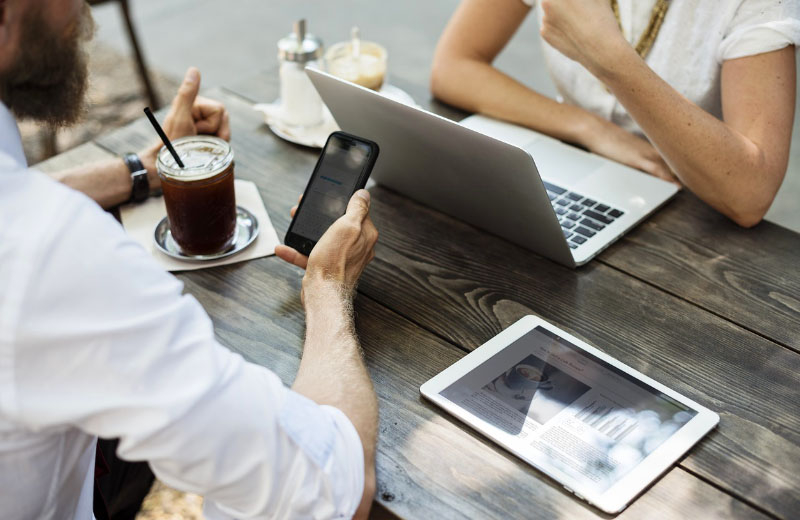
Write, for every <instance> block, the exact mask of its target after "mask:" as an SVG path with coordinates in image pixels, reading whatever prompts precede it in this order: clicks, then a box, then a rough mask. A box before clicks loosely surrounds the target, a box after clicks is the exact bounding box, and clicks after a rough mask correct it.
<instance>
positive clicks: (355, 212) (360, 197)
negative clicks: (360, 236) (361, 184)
mask: <svg viewBox="0 0 800 520" xmlns="http://www.w3.org/2000/svg"><path fill="white" fill-rule="evenodd" d="M368 213H369V192H368V191H367V190H358V191H357V192H355V193H354V194H353V196H352V197H350V202H349V203H348V204H347V211H346V212H345V215H347V216H348V217H349V218H352V219H355V220H357V221H358V223H359V224H360V223H361V222H363V221H364V219H365V218H366V217H367V214H368Z"/></svg>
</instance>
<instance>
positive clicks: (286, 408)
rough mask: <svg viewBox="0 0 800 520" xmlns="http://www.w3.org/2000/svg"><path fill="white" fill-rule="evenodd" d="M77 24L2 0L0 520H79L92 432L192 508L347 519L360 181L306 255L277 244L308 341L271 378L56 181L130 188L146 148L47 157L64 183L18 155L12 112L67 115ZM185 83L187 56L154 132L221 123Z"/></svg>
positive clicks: (362, 471)
mask: <svg viewBox="0 0 800 520" xmlns="http://www.w3.org/2000/svg"><path fill="white" fill-rule="evenodd" d="M91 32H92V22H91V15H90V11H89V9H88V6H87V5H86V4H85V3H83V2H81V1H78V0H0V511H2V517H3V518H5V519H29V518H30V519H32V518H45V519H49V518H53V519H55V518H59V519H60V518H75V519H87V520H89V519H92V518H93V515H92V501H93V487H94V486H93V479H94V475H95V454H96V448H95V447H96V442H97V438H98V437H103V438H119V439H120V442H119V447H118V449H117V454H118V455H119V456H120V457H121V458H122V459H126V460H130V461H148V462H149V464H150V466H151V467H152V469H153V471H154V473H155V474H156V475H157V476H158V477H159V478H161V479H162V480H163V481H164V482H166V483H167V484H169V485H171V486H173V487H176V488H178V489H182V490H186V491H192V492H195V493H199V494H203V495H205V513H206V516H207V517H209V518H230V517H236V518H260V517H268V518H295V517H303V518H334V517H351V516H353V515H355V516H359V517H365V516H366V515H367V514H368V511H369V508H370V505H371V502H372V496H373V494H374V490H375V473H374V453H375V439H376V435H377V433H376V430H377V402H376V398H375V393H374V390H373V388H372V384H371V381H370V379H369V375H368V373H367V371H366V369H365V367H364V363H363V360H362V357H361V354H360V348H359V344H358V340H357V338H356V336H355V332H354V324H353V320H352V315H351V310H350V309H351V308H352V299H353V296H354V292H355V291H354V287H355V284H356V282H357V280H358V278H359V277H360V275H361V272H362V271H363V269H364V267H365V266H366V265H367V263H369V261H370V259H371V258H372V256H373V248H374V245H375V242H376V240H377V231H376V230H375V227H374V225H373V224H372V222H371V220H370V218H369V194H368V193H367V192H366V191H363V190H361V191H359V192H358V193H356V195H354V196H353V198H352V199H351V201H350V204H349V205H348V208H347V213H346V214H345V215H344V216H343V217H342V218H341V219H340V220H339V221H337V222H336V223H334V224H333V226H331V228H330V229H329V230H328V231H327V232H326V233H325V235H324V236H323V237H322V239H321V240H320V241H319V242H318V244H317V246H316V247H315V248H314V251H313V252H312V254H311V256H310V257H308V258H306V257H304V256H302V255H300V254H299V253H298V252H297V251H294V250H291V249H289V248H286V247H283V246H279V248H278V249H277V250H276V253H278V256H279V257H281V258H283V259H284V260H286V261H288V262H291V263H293V264H295V265H298V266H300V267H303V268H305V269H306V273H305V277H304V279H303V291H302V295H303V298H302V300H303V304H304V306H305V309H306V313H307V324H306V328H307V330H306V340H305V345H304V349H303V355H302V359H301V362H300V369H299V370H298V373H297V377H296V379H295V382H294V384H293V385H292V388H286V387H285V386H284V385H283V384H282V383H281V381H280V379H279V378H278V377H277V376H276V375H275V374H273V373H272V372H270V371H269V370H267V369H265V368H263V367H259V366H256V365H253V364H250V363H247V362H246V361H244V360H243V359H242V358H241V357H240V356H238V355H235V354H233V353H231V352H230V351H229V350H227V349H225V348H224V347H222V346H221V345H220V344H219V343H218V342H217V341H216V339H215V337H214V331H213V326H212V324H211V322H210V320H209V318H208V316H207V315H206V314H205V312H204V311H203V309H202V308H201V307H200V305H199V303H198V302H197V301H196V300H195V299H194V298H192V297H191V296H188V295H182V294H181V292H182V284H181V283H180V282H179V281H178V280H177V279H175V278H174V277H172V276H171V275H169V274H168V273H165V272H163V271H162V270H161V269H160V268H159V267H158V265H157V264H156V263H155V261H154V260H153V259H152V258H151V257H150V256H149V255H148V254H147V253H146V252H145V251H144V250H143V249H142V248H141V247H139V246H138V245H137V244H136V243H135V242H133V241H132V240H131V239H130V238H128V237H127V236H126V235H125V233H124V231H123V230H122V229H121V227H120V226H119V224H118V223H117V222H116V221H115V220H114V219H113V218H112V217H110V216H109V215H108V214H107V213H105V212H103V211H102V210H101V209H100V207H99V206H98V205H97V204H95V202H93V201H92V200H91V199H89V198H88V197H86V195H84V194H81V193H80V192H79V191H77V190H75V189H71V188H70V187H68V186H71V187H72V188H78V189H79V190H81V191H83V192H85V193H86V194H88V195H90V196H91V197H92V198H94V199H95V200H96V201H97V202H99V203H100V204H102V205H104V206H113V205H116V204H119V203H121V202H125V201H127V200H137V198H139V197H142V196H146V194H147V191H148V189H144V190H143V189H142V186H143V185H142V183H143V182H146V183H147V185H145V188H149V189H155V188H157V183H158V179H157V176H156V174H155V171H154V168H153V164H154V157H155V152H156V149H157V145H154V146H153V147H150V148H148V149H145V150H142V151H141V152H140V153H139V154H138V156H137V157H127V158H126V159H125V160H123V159H117V160H112V161H106V162H103V163H96V164H93V165H89V166H86V167H82V168H76V169H72V170H69V171H67V172H62V173H61V174H60V175H59V178H60V180H62V181H63V183H58V182H56V181H54V180H53V179H51V178H49V177H47V176H45V175H43V174H41V173H38V172H35V171H30V170H28V169H27V165H26V163H25V157H24V155H23V153H22V143H21V140H20V137H19V132H18V130H17V127H16V122H15V120H14V117H13V116H12V113H13V115H14V116H16V117H18V118H32V119H36V120H39V121H42V122H44V123H47V124H50V125H53V126H60V125H65V124H69V123H72V122H74V121H75V120H76V119H77V118H78V117H79V116H80V115H81V114H82V112H83V96H84V92H85V90H86V77H87V73H86V61H85V57H84V54H83V52H82V51H81V44H82V42H84V41H85V40H86V39H88V38H89V37H90V35H91ZM199 86H200V77H199V73H198V71H197V70H196V69H190V70H189V71H188V72H187V74H186V78H185V79H184V82H183V84H182V85H181V88H180V90H179V92H178V95H177V97H176V98H175V101H174V102H173V105H172V107H171V110H170V112H169V115H168V116H167V118H166V120H165V124H164V126H165V130H166V131H167V133H168V135H170V137H171V138H176V137H180V136H182V135H187V134H193V133H198V132H200V133H212V134H216V135H219V136H220V137H223V138H227V137H228V136H229V132H230V131H229V125H228V116H227V113H226V112H225V109H224V107H222V106H221V105H220V104H218V103H216V102H213V101H210V100H204V99H202V98H197V91H198V89H199ZM139 163H141V164H139ZM133 170H136V171H133ZM142 170H146V171H147V174H146V175H144V174H142V173H141V171H142ZM266 340H268V338H266Z"/></svg>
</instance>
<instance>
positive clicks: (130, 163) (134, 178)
mask: <svg viewBox="0 0 800 520" xmlns="http://www.w3.org/2000/svg"><path fill="white" fill-rule="evenodd" d="M122 160H123V161H125V166H127V167H128V169H129V170H130V171H131V198H130V199H129V200H128V202H142V201H144V200H146V199H147V197H149V196H150V181H148V180H147V170H146V169H145V167H144V165H143V164H142V161H141V160H140V159H139V156H138V155H136V154H135V153H126V154H125V155H124V156H123V157H122Z"/></svg>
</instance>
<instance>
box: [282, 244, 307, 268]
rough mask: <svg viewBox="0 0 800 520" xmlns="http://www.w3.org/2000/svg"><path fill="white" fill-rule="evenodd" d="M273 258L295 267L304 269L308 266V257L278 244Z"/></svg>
mask: <svg viewBox="0 0 800 520" xmlns="http://www.w3.org/2000/svg"><path fill="white" fill-rule="evenodd" d="M275 256H277V257H278V258H280V259H281V260H283V261H284V262H288V263H290V264H292V265H296V266H297V267H301V268H303V269H305V268H306V267H307V266H308V257H307V256H305V255H301V254H300V253H299V252H298V251H297V250H296V249H293V248H291V247H289V246H285V245H282V244H279V245H277V246H275Z"/></svg>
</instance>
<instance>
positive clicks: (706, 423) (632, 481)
mask: <svg viewBox="0 0 800 520" xmlns="http://www.w3.org/2000/svg"><path fill="white" fill-rule="evenodd" d="M538 326H541V327H543V328H545V329H547V330H549V331H550V332H552V333H554V334H556V335H557V336H559V337H561V338H563V339H564V340H566V341H569V342H570V343H572V344H573V345H574V346H576V347H577V348H579V349H581V350H584V351H586V352H588V353H589V354H592V355H594V356H596V357H598V358H600V359H601V360H603V361H605V362H607V363H609V364H610V365H612V366H614V367H616V368H618V369H619V370H622V371H623V372H625V373H626V374H629V375H630V376H632V377H634V378H636V379H638V380H639V381H641V382H643V383H645V384H647V385H649V386H650V387H652V388H653V389H655V390H657V391H659V392H662V393H664V394H665V395H667V396H669V397H671V398H672V399H675V400H676V401H678V402H679V403H681V404H683V405H684V406H687V407H689V408H691V409H693V410H694V411H696V412H697V415H695V416H694V417H693V418H692V419H690V420H689V421H688V422H687V423H686V424H685V425H683V426H682V427H681V428H680V429H679V430H677V431H676V432H675V433H673V434H672V435H671V436H670V437H669V438H668V439H667V440H666V441H664V443H663V444H661V445H660V446H659V447H658V448H656V449H655V450H654V451H653V452H652V453H650V454H649V455H648V456H647V457H645V458H644V459H643V460H642V461H641V462H640V463H639V464H637V465H636V466H635V467H634V468H633V469H631V470H630V471H629V472H628V473H627V474H626V475H625V476H623V477H622V478H621V479H620V480H619V481H617V482H616V483H615V484H613V485H612V486H611V487H610V488H608V489H607V490H606V491H604V492H603V493H599V494H598V493H595V492H593V491H592V490H591V489H587V488H586V487H584V485H583V483H581V482H580V481H577V480H574V479H573V478H572V477H571V476H570V475H568V474H566V473H563V472H562V471H560V470H559V469H558V468H556V467H545V466H544V465H542V464H540V463H539V461H536V460H534V459H533V458H532V457H529V456H528V455H527V454H526V451H530V449H529V448H528V449H527V450H526V449H525V447H526V444H525V443H523V442H522V441H520V440H519V439H517V438H516V437H515V436H513V435H510V434H508V433H506V432H504V431H502V430H500V429H499V428H497V427H495V426H493V425H491V424H490V423H488V422H486V421H484V420H482V419H480V418H479V417H477V416H475V415H473V414H472V413H470V412H468V411H467V410H465V409H464V408H462V407H461V406H459V405H457V404H455V403H453V402H452V401H450V400H449V399H447V398H446V397H443V396H442V395H440V393H441V392H442V391H444V390H445V389H446V388H448V387H449V386H450V385H451V384H453V383H455V382H456V381H458V380H459V379H461V378H462V377H464V376H465V375H467V374H468V373H470V372H471V371H472V370H473V369H475V368H477V367H478V366H480V365H481V364H482V363H483V362H485V361H487V360H488V359H490V358H491V357H493V356H495V355H496V354H497V353H499V352H500V351H502V350H503V349H505V348H506V347H508V346H509V345H511V344H512V343H514V342H515V341H516V340H517V339H519V338H520V337H522V336H524V335H525V334H527V333H528V332H530V331H531V330H533V329H535V328H536V327H538ZM420 392H421V393H422V395H423V396H424V397H425V398H427V399H429V400H430V401H432V402H433V403H435V404H437V405H438V406H440V407H441V408H443V409H444V410H445V411H447V412H448V413H450V414H451V415H453V416H455V417H457V418H458V419H460V420H461V421H463V422H465V423H466V424H468V425H469V426H471V427H472V428H473V429H475V430H477V431H479V432H480V433H482V434H483V435H485V436H487V437H489V438H490V439H492V440H493V441H495V442H496V443H497V444H499V445H500V446H501V447H503V448H505V449H506V450H508V451H510V452H511V453H513V454H514V455H516V456H517V457H519V458H521V459H523V460H524V461H526V462H527V463H529V464H530V465H532V466H533V467H535V468H536V469H538V470H539V471H541V472H542V473H544V474H546V475H548V476H550V477H551V478H553V479H555V480H556V481H557V482H558V483H559V484H561V485H562V486H563V487H564V488H566V489H567V491H570V492H571V493H573V494H575V495H576V496H577V497H578V498H581V499H583V500H585V501H587V502H589V503H590V504H591V505H593V506H595V507H597V508H598V509H600V510H601V511H604V512H606V513H610V514H616V513H619V512H621V511H622V510H623V509H625V507H627V505H628V504H630V503H631V502H632V501H633V500H634V499H635V498H636V497H637V496H638V495H640V494H641V493H642V492H643V491H644V490H645V489H647V487H649V486H650V485H651V484H652V483H653V482H654V481H655V480H657V479H658V478H659V477H660V476H661V475H662V474H663V473H665V472H666V471H667V470H669V469H670V468H671V467H672V465H673V464H674V463H676V462H677V461H678V460H679V459H680V458H681V457H682V456H683V455H684V454H685V453H686V452H687V451H688V450H689V449H690V448H691V447H692V446H694V445H695V444H696V443H697V442H698V441H699V440H700V439H702V438H703V437H704V436H705V435H706V434H707V433H708V432H709V431H711V430H712V429H713V428H714V427H715V426H716V425H717V424H718V423H719V415H717V414H716V413H714V412H712V411H711V410H709V409H707V408H705V407H704V406H701V405H699V404H697V403H696V402H695V401H693V400H691V399H689V398H688V397H685V396H683V395H681V394H679V393H678V392H675V391H674V390H671V389H670V388H667V387H666V386H664V385H662V384H660V383H658V382H657V381H654V380H653V379H651V378H649V377H647V376H646V375H644V374H642V373H641V372H639V371H637V370H634V369H633V368H631V367H629V366H627V365H625V364H624V363H622V362H620V361H618V360H616V359H614V358H612V357H611V356H609V355H608V354H605V353H604V352H602V351H600V350H598V349H597V348H595V347H592V346H591V345H589V344H587V343H586V342H584V341H581V340H580V339H578V338H576V337H574V336H572V335H571V334H568V333H566V332H564V331H563V330H561V329H559V328H558V327H556V326H555V325H552V324H550V323H548V322H546V321H544V320H543V319H541V318H539V317H537V316H533V315H528V316H525V317H523V318H521V319H520V320H518V321H517V322H516V323H514V324H512V325H511V326H509V327H508V328H506V329H505V330H503V331H502V332H500V333H499V334H498V335H497V336H495V337H493V338H492V339H490V340H489V341H487V342H486V343H484V344H483V345H481V346H480V347H478V348H476V349H475V350H473V351H472V352H470V353H469V354H467V355H466V356H464V357H463V358H461V359H460V360H459V361H457V362H456V363H454V364H453V365H451V366H450V367H448V368H447V369H445V370H444V371H442V372H440V373H439V374H437V375H436V376H434V377H433V378H431V379H430V380H429V381H427V382H426V383H424V384H423V385H422V386H421V387H420Z"/></svg>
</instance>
